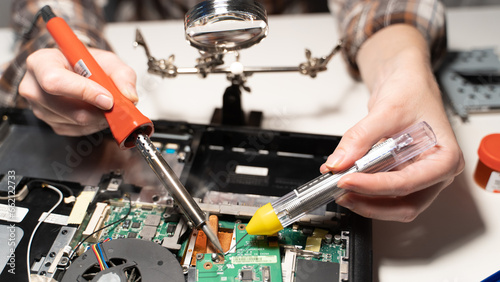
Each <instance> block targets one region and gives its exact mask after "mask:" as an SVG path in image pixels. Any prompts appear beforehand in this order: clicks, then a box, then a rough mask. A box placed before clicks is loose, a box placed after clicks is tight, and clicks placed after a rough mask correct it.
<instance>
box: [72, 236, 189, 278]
mask: <svg viewBox="0 0 500 282" xmlns="http://www.w3.org/2000/svg"><path fill="white" fill-rule="evenodd" d="M100 250H102V251H100V252H99V254H100V257H102V258H103V261H105V262H106V265H107V267H105V268H104V269H102V268H101V265H100V263H99V260H98V257H97V256H96V254H95V253H94V251H93V250H92V248H90V249H89V250H87V251H86V252H85V253H84V254H82V255H81V256H79V257H78V258H77V259H76V260H75V261H73V262H72V263H71V266H70V267H69V268H68V270H67V271H66V273H65V274H64V277H63V279H62V281H63V282H66V281H72V282H74V281H79V282H85V281H94V282H95V281H116V282H134V281H163V280H165V279H166V278H167V277H168V281H184V280H185V279H184V275H183V273H182V268H181V266H180V264H179V262H178V261H177V259H176V258H175V256H174V255H173V254H172V253H170V251H169V250H167V249H166V248H163V247H161V246H159V245H158V244H156V243H153V242H151V241H144V240H140V239H129V238H126V239H116V240H111V241H108V242H104V243H102V244H100Z"/></svg>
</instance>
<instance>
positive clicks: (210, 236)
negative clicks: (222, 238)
mask: <svg viewBox="0 0 500 282" xmlns="http://www.w3.org/2000/svg"><path fill="white" fill-rule="evenodd" d="M202 229H203V232H205V234H206V235H207V238H208V240H210V242H211V243H212V244H213V245H214V247H215V248H216V249H217V250H218V251H219V252H220V253H221V254H223V253H224V251H223V250H222V246H221V245H220V242H219V239H218V238H217V235H215V233H214V232H213V231H212V229H210V227H209V226H208V225H207V224H203V226H202Z"/></svg>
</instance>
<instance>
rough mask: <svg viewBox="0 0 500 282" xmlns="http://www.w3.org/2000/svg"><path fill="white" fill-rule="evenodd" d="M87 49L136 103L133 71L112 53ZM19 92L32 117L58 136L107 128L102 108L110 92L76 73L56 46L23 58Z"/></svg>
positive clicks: (110, 103) (107, 103)
mask: <svg viewBox="0 0 500 282" xmlns="http://www.w3.org/2000/svg"><path fill="white" fill-rule="evenodd" d="M89 51H90V53H91V54H92V55H93V56H94V58H95V59H96V61H97V62H98V63H99V64H100V65H101V67H102V68H103V69H104V71H105V72H106V74H107V75H108V76H110V77H111V79H112V80H113V82H114V83H115V84H116V86H117V87H118V89H119V90H120V91H121V93H122V94H123V95H125V97H127V98H128V99H129V100H131V101H132V102H134V103H135V102H137V101H138V98H137V93H136V90H135V82H136V75H135V72H134V71H133V70H132V69H131V68H130V67H128V66H127V65H125V63H123V62H122V61H121V60H120V59H119V58H118V57H117V56H116V55H115V54H114V53H112V52H109V51H104V50H99V49H92V48H89ZM19 95H21V96H22V97H24V98H26V100H27V101H28V102H29V104H30V105H31V108H32V110H33V114H34V115H35V116H36V117H38V118H39V119H41V120H43V121H45V122H46V123H47V124H49V125H50V126H51V127H52V129H53V130H54V131H55V132H56V133H57V134H60V135H68V136H81V135H87V134H92V133H94V132H97V131H100V130H102V129H104V128H106V127H108V124H107V122H106V119H105V118H104V112H103V110H109V109H111V108H112V107H113V96H112V95H111V93H110V92H109V91H108V90H106V89H105V88H104V87H102V86H101V85H99V84H98V83H96V82H94V81H92V80H90V79H88V78H85V77H82V76H80V75H78V74H76V73H75V72H74V71H73V68H72V67H71V66H70V65H69V63H68V61H67V60H66V58H65V57H64V55H63V54H62V53H61V52H60V51H59V50H58V49H41V50H38V51H36V52H34V53H33V54H31V55H30V56H29V57H28V58H27V60H26V74H25V75H24V77H23V79H22V81H21V83H20V84H19Z"/></svg>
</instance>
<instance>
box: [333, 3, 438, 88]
mask: <svg viewBox="0 0 500 282" xmlns="http://www.w3.org/2000/svg"><path fill="white" fill-rule="evenodd" d="M329 5H330V10H331V11H332V12H333V13H334V14H335V15H336V18H337V20H338V21H339V28H340V32H341V36H342V38H343V40H344V42H343V44H344V46H343V55H344V58H345V60H346V62H347V64H348V66H349V71H350V73H351V74H352V75H353V76H354V77H355V78H358V79H359V70H358V66H357V64H356V55H357V53H358V51H359V48H360V46H361V45H362V44H363V42H365V41H366V39H368V38H369V37H370V36H371V35H373V34H374V33H375V32H377V31H379V30H381V29H382V28H384V27H386V26H389V25H392V24H399V23H404V24H409V25H412V26H414V27H416V28H417V29H418V30H419V31H420V32H421V33H422V35H423V36H424V38H425V39H426V41H427V44H428V46H429V50H430V53H431V60H432V62H433V64H436V63H437V62H438V61H439V60H440V59H441V58H442V57H443V55H444V54H445V53H446V46H447V41H446V22H445V13H444V6H443V4H442V3H441V2H439V0H329Z"/></svg>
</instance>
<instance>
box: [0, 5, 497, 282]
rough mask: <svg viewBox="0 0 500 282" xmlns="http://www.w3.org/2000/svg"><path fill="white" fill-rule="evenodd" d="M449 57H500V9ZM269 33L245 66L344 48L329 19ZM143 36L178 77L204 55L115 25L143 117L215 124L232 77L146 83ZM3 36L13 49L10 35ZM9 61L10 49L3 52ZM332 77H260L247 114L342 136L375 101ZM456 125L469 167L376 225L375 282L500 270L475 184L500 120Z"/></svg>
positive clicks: (245, 57)
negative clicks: (406, 219)
mask: <svg viewBox="0 0 500 282" xmlns="http://www.w3.org/2000/svg"><path fill="white" fill-rule="evenodd" d="M447 20H448V38H449V47H450V48H451V49H458V50H469V49H472V48H483V47H495V48H497V49H498V50H500V36H499V35H498V27H500V6H494V7H483V8H454V9H448V11H447ZM269 26H270V33H269V36H268V38H266V39H265V40H264V41H263V42H261V43H260V44H259V45H257V46H254V47H252V48H250V49H248V50H245V51H242V52H241V61H242V63H243V64H244V65H247V66H296V65H298V64H300V63H301V62H303V61H305V55H304V49H305V48H310V49H311V50H312V52H313V55H314V56H323V55H326V54H327V53H328V52H329V51H330V50H331V48H332V47H333V45H334V43H335V42H336V40H337V39H338V35H337V31H336V25H335V23H334V20H333V19H332V18H331V17H330V16H329V15H305V16H304V15H303V16H273V17H270V19H269ZM136 27H140V29H141V30H142V33H143V35H144V37H145V39H146V41H147V43H148V45H149V48H150V51H151V52H152V55H153V56H155V57H156V58H167V57H168V56H169V55H170V54H175V56H176V65H177V66H178V67H192V66H194V64H195V58H196V57H197V51H196V50H195V49H194V48H191V47H189V46H188V45H187V43H186V42H185V41H184V29H183V24H182V22H181V21H167V22H147V23H146V22H145V23H126V24H110V25H108V27H107V28H106V31H105V32H106V35H107V37H108V39H109V40H110V42H111V44H112V46H113V47H114V48H115V51H116V52H117V53H118V55H119V56H120V57H121V58H122V59H123V60H124V61H125V62H126V63H127V64H129V65H130V66H132V67H133V68H134V69H135V70H136V72H137V75H138V91H139V94H140V103H139V105H138V107H139V108H140V110H141V111H143V113H144V114H146V115H147V116H149V117H150V118H152V119H169V120H181V121H188V122H191V123H208V122H209V120H210V117H211V114H212V111H213V109H214V108H216V107H220V106H221V104H222V94H223V92H224V89H225V88H226V87H227V86H228V85H229V82H228V81H227V80H226V78H225V76H224V75H209V76H208V78H206V79H201V78H199V77H196V76H193V75H185V76H179V77H177V78H175V79H167V78H166V79H161V78H159V77H156V76H153V75H150V74H148V73H147V65H146V56H145V53H144V51H143V50H142V48H137V49H134V48H133V47H132V43H133V41H134V36H135V28H136ZM0 36H1V37H2V38H4V39H6V41H7V42H12V36H11V32H10V31H9V30H0ZM0 54H3V55H2V57H1V58H2V60H5V61H6V60H7V59H8V58H9V56H12V50H11V44H2V45H0ZM328 68H329V69H328V71H327V72H324V73H320V74H319V75H318V77H317V78H315V79H311V78H310V77H306V76H303V75H300V74H298V73H281V74H254V75H253V76H252V77H250V78H249V79H248V86H250V87H251V88H252V94H248V93H244V94H243V96H242V100H243V107H244V109H245V110H247V111H249V110H260V111H263V113H264V121H263V127H264V128H266V129H274V130H286V131H296V132H306V133H318V134H331V135H342V134H343V133H344V132H345V131H346V130H347V129H348V128H350V127H351V126H352V125H353V124H355V123H356V122H357V121H358V120H359V119H361V118H362V117H363V116H364V115H365V114H366V113H367V109H366V104H367V100H368V96H369V93H368V91H367V89H366V88H365V86H364V85H363V84H361V83H357V82H355V81H353V80H352V79H351V78H350V77H349V76H348V74H347V73H346V71H345V67H344V64H343V61H342V60H341V57H340V56H336V57H335V58H334V59H333V60H332V61H331V62H330V64H329V66H328ZM450 120H451V123H452V125H453V128H454V129H455V133H456V135H457V138H458V140H459V143H460V145H461V147H462V150H463V152H464V155H465V160H466V167H465V170H464V172H463V173H462V174H461V175H460V176H459V177H457V178H456V179H455V182H454V183H453V184H452V185H451V186H450V187H448V188H447V189H445V191H443V193H442V194H441V195H440V196H439V197H438V199H437V200H436V201H435V202H434V203H433V204H432V205H431V207H430V208H429V209H428V210H426V211H425V212H424V213H423V214H421V215H420V216H419V217H418V218H417V219H416V220H415V221H413V222H411V223H394V222H381V221H374V222H373V262H374V264H373V271H374V273H373V277H374V281H383V282H389V281H397V282H400V281H419V282H421V281H443V282H444V281H446V282H461V281H480V280H482V279H484V278H486V277H488V276H489V275H491V274H493V273H495V272H496V271H498V270H500V263H499V262H500V259H499V254H500V194H492V193H489V192H486V191H484V190H482V189H480V188H479V187H478V186H477V185H476V184H475V183H474V181H473V179H472V174H473V171H474V169H475V165H476V162H477V148H478V145H479V142H480V140H481V138H482V137H483V136H485V135H488V134H491V133H498V132H500V126H499V124H500V113H488V114H472V115H470V120H469V122H467V123H464V122H462V121H461V120H460V119H459V118H457V117H456V116H454V115H450Z"/></svg>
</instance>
